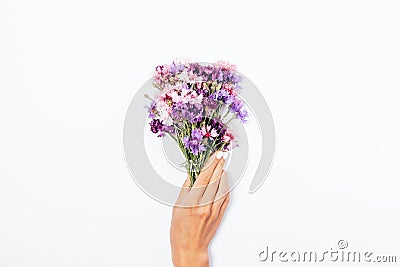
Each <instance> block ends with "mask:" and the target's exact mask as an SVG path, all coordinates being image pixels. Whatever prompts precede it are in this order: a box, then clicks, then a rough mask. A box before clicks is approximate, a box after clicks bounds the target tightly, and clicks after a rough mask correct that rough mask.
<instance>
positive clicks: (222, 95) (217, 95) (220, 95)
mask: <svg viewBox="0 0 400 267" xmlns="http://www.w3.org/2000/svg"><path fill="white" fill-rule="evenodd" d="M212 96H213V97H214V99H215V100H220V101H222V102H223V103H225V104H228V105H229V104H231V103H232V102H233V99H234V97H233V96H232V95H231V94H229V92H228V91H226V90H224V89H221V90H218V91H216V92H214V93H213V94H212Z"/></svg>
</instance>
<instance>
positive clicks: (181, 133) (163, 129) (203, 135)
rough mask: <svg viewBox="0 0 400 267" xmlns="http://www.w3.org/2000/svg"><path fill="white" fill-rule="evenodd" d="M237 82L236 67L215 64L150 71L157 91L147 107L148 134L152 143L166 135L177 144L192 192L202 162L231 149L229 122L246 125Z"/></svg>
mask: <svg viewBox="0 0 400 267" xmlns="http://www.w3.org/2000/svg"><path fill="white" fill-rule="evenodd" d="M240 80H241V77H240V75H239V74H238V72H236V67H235V66H234V65H232V64H229V63H227V62H223V61H219V62H217V63H214V64H211V65H205V64H200V63H198V62H193V63H190V62H175V61H174V62H172V64H165V65H160V66H157V67H156V71H155V72H154V75H153V86H154V87H155V88H157V89H158V93H157V95H156V96H155V97H154V98H151V97H150V96H148V95H145V97H147V98H149V99H150V100H151V103H150V105H149V106H148V112H149V116H148V117H149V118H150V123H149V124H150V128H151V131H152V132H153V133H155V134H156V135H157V136H158V137H163V136H165V135H169V136H170V137H171V138H173V139H174V140H175V141H176V143H177V144H178V146H179V148H180V150H181V152H182V154H183V155H184V157H185V159H186V162H184V163H183V165H184V166H185V168H186V169H187V172H188V174H189V176H190V181H191V185H190V186H193V184H194V182H195V180H196V178H197V177H198V175H199V173H200V171H201V169H202V168H203V167H204V164H205V162H206V161H207V159H208V158H209V157H210V155H211V154H212V153H214V152H215V151H217V150H222V151H229V150H231V149H232V148H233V147H235V146H236V142H235V136H234V134H233V132H232V130H231V129H230V128H229V127H228V125H229V123H230V121H231V120H233V119H239V120H240V121H241V122H242V123H245V122H246V119H247V117H248V112H247V110H246V109H244V107H243V106H244V103H243V101H242V100H241V99H240V98H239V96H238V90H239V85H238V83H239V82H240Z"/></svg>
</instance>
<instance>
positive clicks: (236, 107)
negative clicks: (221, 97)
mask: <svg viewBox="0 0 400 267" xmlns="http://www.w3.org/2000/svg"><path fill="white" fill-rule="evenodd" d="M242 107H243V101H242V100H240V99H239V98H235V100H234V101H233V102H232V104H231V106H230V110H231V111H233V112H235V113H237V112H239V111H240V109H241V108H242Z"/></svg>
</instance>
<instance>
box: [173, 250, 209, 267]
mask: <svg viewBox="0 0 400 267" xmlns="http://www.w3.org/2000/svg"><path fill="white" fill-rule="evenodd" d="M172 262H173V263H174V266H175V267H208V266H209V259H208V249H201V250H189V249H172Z"/></svg>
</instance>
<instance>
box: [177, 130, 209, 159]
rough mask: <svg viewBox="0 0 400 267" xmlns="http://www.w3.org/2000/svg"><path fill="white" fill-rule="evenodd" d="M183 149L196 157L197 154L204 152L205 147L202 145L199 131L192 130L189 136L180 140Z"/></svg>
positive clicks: (201, 136)
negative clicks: (188, 150) (183, 146)
mask: <svg viewBox="0 0 400 267" xmlns="http://www.w3.org/2000/svg"><path fill="white" fill-rule="evenodd" d="M182 141H183V144H184V145H185V148H187V149H190V151H191V152H192V154H194V155H196V156H197V155H198V154H199V153H201V152H203V151H206V150H207V149H206V147H205V145H204V144H203V143H202V141H203V135H202V133H201V131H200V130H199V129H194V130H193V131H192V133H191V136H190V138H189V136H185V137H183V139H182Z"/></svg>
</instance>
